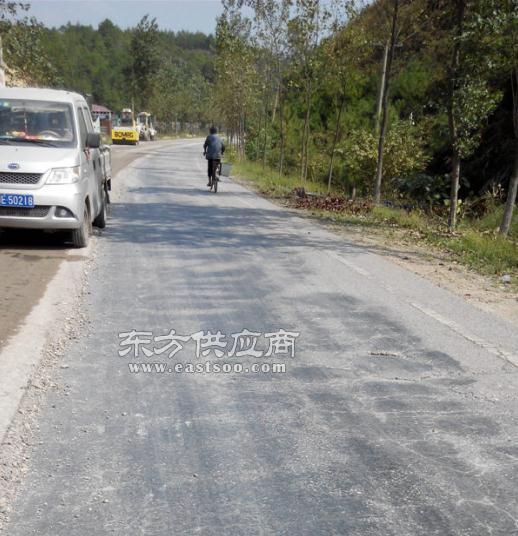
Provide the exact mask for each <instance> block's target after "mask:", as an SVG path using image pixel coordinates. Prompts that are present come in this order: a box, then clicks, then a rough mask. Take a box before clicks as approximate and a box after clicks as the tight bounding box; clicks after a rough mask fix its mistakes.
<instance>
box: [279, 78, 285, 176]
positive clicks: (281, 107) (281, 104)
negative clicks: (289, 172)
mask: <svg viewBox="0 0 518 536" xmlns="http://www.w3.org/2000/svg"><path fill="white" fill-rule="evenodd" d="M279 123H280V136H281V151H280V152H281V154H280V158H279V177H282V174H283V173H284V144H285V141H284V98H283V95H282V86H281V85H279Z"/></svg>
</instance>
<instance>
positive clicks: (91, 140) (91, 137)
mask: <svg viewBox="0 0 518 536" xmlns="http://www.w3.org/2000/svg"><path fill="white" fill-rule="evenodd" d="M86 146H87V147H88V148H89V149H99V147H100V146H101V135H100V134H97V133H96V132H89V133H88V134H87V135H86Z"/></svg>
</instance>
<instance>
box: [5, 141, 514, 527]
mask: <svg viewBox="0 0 518 536" xmlns="http://www.w3.org/2000/svg"><path fill="white" fill-rule="evenodd" d="M205 183H206V177H205V162H204V161H203V159H202V156H201V146H200V143H199V142H196V141H180V142H172V143H170V144H168V145H162V146H155V147H154V148H152V149H151V153H150V154H149V155H148V156H147V157H145V158H141V159H138V160H136V161H134V162H133V163H132V164H131V165H130V166H129V167H128V168H127V169H126V172H125V174H124V180H121V181H119V183H118V191H117V192H115V195H114V199H113V200H114V204H113V207H112V214H111V216H112V218H111V222H110V226H109V228H108V229H107V230H106V232H104V233H103V235H102V237H101V239H100V240H99V244H98V247H97V250H98V251H97V267H96V268H95V270H94V271H93V273H92V275H91V281H90V294H89V295H88V298H87V301H86V303H85V311H84V312H85V314H86V315H87V317H88V318H89V319H90V322H91V324H90V329H88V330H87V331H86V332H85V333H84V334H83V336H82V337H80V338H79V339H78V340H77V341H76V342H75V343H73V344H72V346H71V347H70V349H69V351H68V353H67V355H66V358H65V360H64V362H65V367H68V368H60V369H59V370H58V371H57V372H56V375H57V376H56V381H57V382H58V384H59V385H61V386H63V387H64V388H63V389H60V390H57V391H55V392H50V393H49V394H48V399H47V403H46V406H45V408H44V410H43V411H42V413H41V415H40V422H39V433H38V436H39V437H38V438H39V444H38V446H36V447H35V450H34V452H33V454H32V456H31V462H30V466H29V470H28V472H27V475H26V477H25V479H24V482H23V484H22V489H21V492H20V494H19V497H18V500H17V503H16V504H15V505H14V515H13V516H12V520H11V522H10V524H9V525H8V527H7V534H8V535H10V536H22V535H23V536H27V535H38V536H57V535H63V536H65V535H66V536H79V535H81V536H92V535H96V536H98V535H99V536H100V535H104V534H117V535H121V536H123V535H124V536H128V535H131V536H136V535H153V536H155V535H164V536H165V535H167V536H169V535H185V536H193V535H197V534H200V535H206V536H209V535H211V536H212V535H214V536H216V535H217V536H223V535H224V536H237V535H246V536H253V535H257V536H259V535H275V536H280V535H290V536H293V535H296V536H306V535H307V536H316V535H332V534H334V535H348V536H349V535H351V536H360V535H361V536H367V535H372V536H381V535H383V536H392V535H393V536H416V535H426V536H430V535H440V536H447V535H466V536H467V535H469V536H483V535H488V536H489V535H492V536H494V535H502V536H512V535H516V534H518V493H517V492H518V470H517V469H518V441H517V440H518V422H517V417H518V411H517V410H518V403H517V398H518V390H517V385H518V382H517V380H518V376H517V371H518V369H517V367H516V365H517V364H518V360H517V351H518V334H517V333H516V332H515V330H514V329H513V328H512V327H511V326H510V325H506V324H504V323H503V322H502V321H501V320H497V318H496V317H492V316H490V315H488V314H486V313H483V312H480V311H478V310H476V309H474V308H473V307H472V306H470V305H468V304H466V303H465V302H463V301H462V300H461V299H459V298H456V297H454V296H453V295H451V294H449V293H447V292H446V291H444V290H442V289H440V288H437V287H435V286H434V285H433V284H431V283H429V282H427V281H425V280H423V279H420V278H418V277H417V276H414V275H412V274H411V273H409V272H406V271H405V270H403V269H402V268H400V267H397V266H396V265H393V264H391V263H390V262H388V261H386V260H383V259H382V258H380V257H378V256H377V255H375V254H374V253H373V252H371V251H369V250H368V249H366V248H365V247H360V246H358V245H355V244H354V243H348V242H347V241H344V239H343V238H339V237H337V236H335V235H333V234H332V233H330V232H328V231H327V230H325V229H323V228H320V227H318V226H315V224H314V223H311V222H310V221H308V220H305V219H303V218H301V217H299V216H297V215H295V214H293V213H291V212H288V211H286V210H283V209H281V208H278V207H276V206H275V205H273V204H271V203H270V202H268V201H266V200H264V199H261V198H259V197H258V196H256V195H255V194H254V193H251V192H249V191H247V190H246V189H244V188H243V187H241V186H239V185H237V184H235V183H233V182H231V181H229V180H224V181H223V182H222V183H221V185H220V192H218V194H217V195H214V194H211V193H209V192H208V191H207V188H206V187H205ZM173 329H174V330H176V334H179V335H182V336H188V335H193V334H196V333H198V332H200V331H201V332H207V331H208V330H210V331H211V332H212V333H213V334H214V333H216V332H217V331H218V330H219V331H221V333H222V335H226V336H227V339H229V340H230V343H232V341H233V340H234V338H233V337H232V335H236V334H238V333H239V332H242V330H244V329H248V330H250V331H251V332H255V333H259V334H261V335H260V336H257V339H256V340H257V346H256V349H259V350H260V351H262V352H263V354H264V353H268V352H267V350H268V349H270V350H271V352H270V353H271V354H272V355H270V356H268V357H265V356H264V355H263V356H262V357H250V356H248V357H246V356H245V357H238V356H237V355H231V354H232V353H233V352H232V348H231V346H232V344H229V345H228V347H227V348H226V349H221V348H216V349H219V350H220V351H221V352H223V355H222V356H221V357H216V356H215V354H214V352H213V351H212V352H211V353H210V354H209V355H208V356H206V357H204V356H200V357H196V355H195V354H196V347H195V340H193V339H192V338H191V340H189V341H185V342H183V343H182V344H183V348H182V349H180V350H179V351H178V353H176V354H175V355H174V356H173V357H168V352H170V351H172V350H167V351H165V352H164V353H162V354H159V351H160V348H161V347H163V346H165V345H166V343H167V341H168V339H167V338H165V339H161V340H160V339H159V341H160V342H159V343H158V341H152V342H151V343H150V344H144V345H143V346H142V347H140V355H139V356H138V357H134V356H133V353H132V352H130V354H128V355H125V356H122V357H121V356H120V355H119V353H120V352H124V351H125V350H127V349H129V350H131V349H132V347H131V346H125V345H124V344H120V343H121V342H124V337H119V334H120V333H124V332H130V331H131V330H137V331H143V332H146V331H147V332H152V336H146V335H142V336H141V337H142V338H143V339H146V337H148V338H149V337H157V336H158V337H160V336H165V335H167V334H168V333H169V332H170V331H171V330H173ZM281 329H282V330H285V331H289V332H292V333H295V334H296V333H297V332H298V333H300V335H299V336H298V337H296V335H293V336H292V337H293V338H291V339H290V338H289V337H288V338H286V337H284V339H285V340H284V342H287V343H288V344H287V346H286V347H285V348H284V349H285V350H288V351H290V345H289V342H290V341H293V340H294V341H295V355H294V357H291V355H285V354H281V353H280V351H281V350H283V348H282V346H275V345H272V346H271V345H270V343H271V341H273V340H274V338H275V337H270V336H269V337H267V336H266V334H268V335H272V334H278V333H279V332H280V330H281ZM196 337H198V336H197V335H194V339H196ZM249 338H250V339H253V337H252V336H250V337H249ZM236 340H238V341H241V342H247V341H244V338H238V337H236ZM277 340H279V339H277ZM200 341H201V343H203V339H200ZM248 342H251V341H248ZM270 346H271V347H270ZM143 348H146V349H147V350H148V353H149V354H150V355H149V357H148V356H145V355H144V353H143ZM171 348H173V347H171ZM174 348H180V346H175V347H174ZM239 348H240V346H237V348H236V351H237V350H238V349H239ZM204 349H207V348H206V347H204V346H203V344H202V346H201V351H203V350H204ZM213 350H214V349H213ZM206 362H208V363H209V365H204V367H205V366H207V367H208V366H210V365H214V364H219V365H222V364H224V363H225V364H229V365H235V364H241V365H242V366H243V367H244V368H245V369H246V368H248V369H249V370H251V368H252V367H253V365H254V364H262V365H265V364H269V365H270V366H271V365H273V364H274V363H278V364H285V365H286V371H285V372H284V373H282V372H273V371H272V370H270V372H262V373H254V372H248V373H246V372H245V373H223V372H220V373H217V372H215V371H212V372H210V373H208V372H203V373H202V372H199V373H180V372H175V370H178V369H179V367H178V364H179V363H184V364H185V363H194V364H205V363H206ZM129 363H144V364H150V363H151V364H153V363H166V369H165V372H164V373H159V372H151V373H146V372H140V373H134V372H133V373H132V372H130V370H129ZM270 368H271V367H270ZM169 370H171V371H172V372H169ZM265 370H266V369H265Z"/></svg>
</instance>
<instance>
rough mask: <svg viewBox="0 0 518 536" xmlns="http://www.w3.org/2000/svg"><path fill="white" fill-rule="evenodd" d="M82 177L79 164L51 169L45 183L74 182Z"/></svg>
mask: <svg viewBox="0 0 518 536" xmlns="http://www.w3.org/2000/svg"><path fill="white" fill-rule="evenodd" d="M80 178H81V168H80V167H79V166H75V167H67V168H55V169H51V170H50V171H49V176H48V177H47V180H46V181H45V184H73V183H74V182H78V181H79V179H80Z"/></svg>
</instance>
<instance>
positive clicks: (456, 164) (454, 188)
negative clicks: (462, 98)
mask: <svg viewBox="0 0 518 536" xmlns="http://www.w3.org/2000/svg"><path fill="white" fill-rule="evenodd" d="M456 7H457V13H456V17H455V18H456V27H457V29H456V32H455V33H456V35H455V39H454V42H453V51H452V58H451V65H450V74H449V78H450V80H449V86H450V89H449V99H448V100H449V102H448V126H449V130H450V144H451V151H452V158H451V189H450V214H449V218H448V229H449V230H450V232H451V231H453V230H455V226H456V225H457V205H458V201H459V183H460V154H459V149H458V147H457V144H458V128H457V118H456V110H455V92H456V91H457V86H458V80H457V79H458V76H459V71H460V45H461V43H460V37H461V36H462V32H463V28H464V13H465V9H466V0H456Z"/></svg>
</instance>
